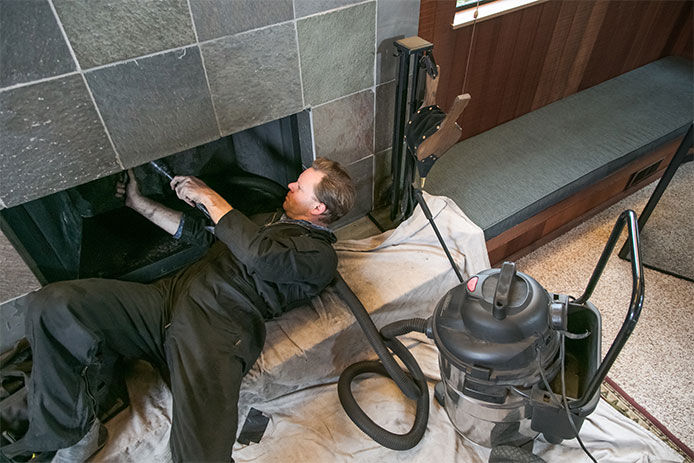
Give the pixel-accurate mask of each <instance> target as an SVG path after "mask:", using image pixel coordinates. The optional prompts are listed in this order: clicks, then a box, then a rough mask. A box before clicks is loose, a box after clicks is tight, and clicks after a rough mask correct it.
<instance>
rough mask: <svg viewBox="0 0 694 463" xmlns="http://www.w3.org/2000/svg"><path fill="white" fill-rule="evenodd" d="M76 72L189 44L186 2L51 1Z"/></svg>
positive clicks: (191, 38) (191, 35) (191, 39)
mask: <svg viewBox="0 0 694 463" xmlns="http://www.w3.org/2000/svg"><path fill="white" fill-rule="evenodd" d="M53 4H54V5H55V9H56V11H57V12H58V17H59V18H60V21H61V22H62V24H63V27H64V29H65V33H66V34H67V37H68V39H69V40H70V43H71V44H72V48H73V49H74V51H75V54H76V55H77V60H78V61H79V63H80V66H81V67H82V69H88V68H91V67H94V66H99V65H102V64H107V63H113V62H115V61H121V60H125V59H128V58H134V57H137V56H142V55H147V54H150V53H155V52H158V51H163V50H168V49H171V48H178V47H182V46H185V45H190V44H191V43H194V42H195V34H194V33H193V24H192V22H191V19H190V12H189V10H188V1H187V0H159V1H151V0H146V1H141V0H119V1H115V2H104V1H91V0H53Z"/></svg>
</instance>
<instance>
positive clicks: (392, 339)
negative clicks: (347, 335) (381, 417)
mask: <svg viewBox="0 0 694 463" xmlns="http://www.w3.org/2000/svg"><path fill="white" fill-rule="evenodd" d="M335 288H336V289H337V291H338V292H339V293H340V296H341V297H342V299H343V300H344V301H345V302H346V303H347V306H348V307H349V308H350V310H351V311H352V313H353V314H354V317H355V318H356V319H357V322H358V323H359V326H361V328H362V330H363V331H364V334H365V335H366V338H367V339H368V341H369V343H370V344H371V346H372V347H373V348H374V350H375V351H376V354H377V355H378V357H379V359H381V360H380V361H378V360H371V361H364V362H358V363H355V364H353V365H351V366H349V367H347V369H345V371H343V372H342V374H341V375H340V379H339V381H338V383H337V394H338V396H339V398H340V403H341V404H342V407H343V408H344V409H345V412H346V413H347V415H348V416H349V417H350V418H351V420H352V421H353V422H354V424H356V425H357V427H358V428H359V429H361V430H362V431H363V432H364V433H366V434H367V435H368V436H369V437H371V438H372V439H373V440H375V441H376V442H378V443H379V444H381V445H383V446H384V447H388V448H389V449H393V450H408V449H411V448H412V447H414V446H415V445H417V443H418V442H419V441H420V440H421V439H422V436H423V435H424V431H425V430H426V427H427V421H428V419H429V389H428V387H427V381H426V378H425V377H424V373H422V370H421V369H420V368H419V365H418V364H417V361H416V360H415V358H414V357H413V356H412V354H411V353H410V351H409V350H408V349H407V347H405V346H404V345H403V344H402V343H401V342H400V341H398V340H397V339H396V336H399V335H402V334H406V333H409V332H412V331H419V332H421V333H426V332H427V326H428V324H429V323H428V320H424V319H421V318H414V319H410V320H400V321H397V322H394V323H391V324H389V325H386V326H384V327H383V328H382V329H381V332H380V333H379V332H378V330H377V329H376V326H375V325H374V323H373V321H372V320H371V317H369V314H368V312H367V311H366V309H365V308H364V306H363V305H362V303H361V301H360V300H359V298H357V296H356V295H355V294H354V293H353V292H352V290H351V289H350V288H349V286H347V283H345V281H344V280H343V279H342V277H341V276H340V275H339V274H338V276H337V279H336V282H335ZM388 348H390V349H391V350H392V351H393V352H394V353H395V355H397V356H398V357H399V358H400V360H402V362H403V363H404V364H405V367H407V369H408V370H409V372H410V373H409V374H408V373H406V372H405V371H403V370H402V369H401V368H400V366H399V365H398V363H397V362H396V361H395V358H394V356H393V354H391V353H390V352H389V351H388ZM363 373H377V374H380V375H383V376H387V377H390V378H391V379H392V380H393V381H394V382H395V383H396V384H397V385H398V387H399V388H400V390H401V391H402V392H403V394H405V395H406V396H407V397H408V398H410V399H413V400H416V401H417V411H416V412H415V419H414V423H413V424H412V428H411V429H410V431H409V432H407V433H405V434H395V433H392V432H390V431H388V430H386V429H384V428H382V427H380V426H379V425H377V424H376V423H374V422H373V420H371V418H369V417H368V416H367V415H366V413H364V411H363V410H362V409H361V407H359V404H357V401H356V400H355V399H354V396H353V395H352V388H351V386H352V380H353V379H354V378H355V377H356V376H358V375H360V374H363Z"/></svg>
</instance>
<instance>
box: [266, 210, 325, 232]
mask: <svg viewBox="0 0 694 463" xmlns="http://www.w3.org/2000/svg"><path fill="white" fill-rule="evenodd" d="M275 223H295V224H297V225H303V226H305V227H310V228H315V229H316V230H322V231H326V232H330V233H332V230H330V228H328V227H326V226H323V225H319V224H317V223H314V222H310V221H308V220H303V219H292V218H290V217H287V214H282V217H280V219H279V220H278V221H277V222H275Z"/></svg>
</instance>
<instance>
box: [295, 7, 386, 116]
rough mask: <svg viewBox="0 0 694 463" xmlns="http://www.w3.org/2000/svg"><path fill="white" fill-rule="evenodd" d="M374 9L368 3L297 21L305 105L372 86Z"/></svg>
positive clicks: (325, 100) (316, 103)
mask: <svg viewBox="0 0 694 463" xmlns="http://www.w3.org/2000/svg"><path fill="white" fill-rule="evenodd" d="M375 9H376V3H375V2H369V3H364V4H361V5H356V6H353V7H350V8H345V9H342V10H337V11H335V12H331V13H326V14H323V15H317V16H310V17H308V18H305V19H301V20H299V21H297V28H298V31H299V51H300V54H301V74H302V77H303V82H304V98H305V100H306V103H307V104H309V105H313V106H316V105H319V104H321V103H325V102H327V101H330V100H334V99H336V98H339V97H341V96H345V95H349V94H350V93H354V92H358V91H359V90H363V89H365V88H367V87H371V86H373V78H374V69H373V68H374V53H375V50H374V48H375V47H374V41H375V38H376V32H375V13H376V12H375Z"/></svg>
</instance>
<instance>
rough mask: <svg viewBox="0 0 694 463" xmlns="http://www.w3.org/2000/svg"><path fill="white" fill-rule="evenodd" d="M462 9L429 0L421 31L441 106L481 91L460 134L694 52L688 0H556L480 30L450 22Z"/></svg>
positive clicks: (472, 132)
mask: <svg viewBox="0 0 694 463" xmlns="http://www.w3.org/2000/svg"><path fill="white" fill-rule="evenodd" d="M454 10H455V0H422V1H421V9H420V23H419V35H420V36H421V37H422V38H424V39H426V40H428V41H430V42H432V43H433V44H434V55H435V57H436V61H437V63H438V64H439V65H440V66H441V81H440V83H439V86H438V95H437V102H438V104H439V106H441V107H442V108H443V109H444V110H446V109H448V108H449V107H450V105H451V104H452V102H453V99H454V98H455V96H456V95H458V94H460V93H470V95H471V96H472V100H471V102H470V104H469V105H468V107H467V108H466V109H465V112H464V113H463V115H462V116H461V118H460V120H459V121H458V123H459V124H460V126H461V127H462V129H463V134H462V137H461V139H462V138H468V137H470V136H473V135H476V134H478V133H480V132H483V131H485V130H488V129H490V128H492V127H495V126H497V125H499V124H502V123H504V122H506V121H509V120H511V119H514V118H516V117H519V116H521V115H523V114H525V113H527V112H530V111H532V110H535V109H537V108H539V107H541V106H544V105H546V104H549V103H551V102H553V101H556V100H558V99H560V98H563V97H565V96H568V95H571V94H573V93H576V92H578V91H580V90H583V89H585V88H588V87H591V86H593V85H596V84H599V83H600V82H603V81H605V80H607V79H610V78H612V77H615V76H617V75H620V74H623V73H625V72H627V71H630V70H632V69H635V68H637V67H639V66H642V65H644V64H647V63H649V62H651V61H654V60H657V59H659V58H661V57H663V56H668V55H679V56H684V57H686V58H688V59H690V60H691V59H693V56H692V2H691V1H689V0H682V1H663V0H653V1H623V0H581V1H576V0H550V1H547V2H543V3H540V4H537V5H533V6H530V7H527V8H524V9H522V10H518V11H514V12H511V13H508V14H505V15H502V16H499V17H497V18H493V19H489V20H486V21H481V22H479V23H477V25H476V26H475V27H474V34H473V26H472V25H469V26H466V27H464V28H461V29H457V30H453V29H452V28H451V23H452V21H453V14H454ZM471 42H472V44H471ZM468 56H469V57H470V58H469V63H468Z"/></svg>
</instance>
